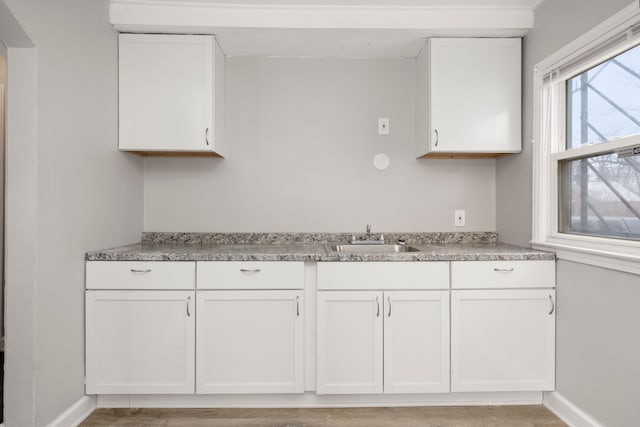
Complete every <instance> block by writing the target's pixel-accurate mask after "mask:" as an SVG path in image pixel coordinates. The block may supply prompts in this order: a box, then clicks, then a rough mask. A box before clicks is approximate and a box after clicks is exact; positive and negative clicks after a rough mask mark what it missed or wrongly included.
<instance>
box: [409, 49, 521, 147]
mask: <svg viewBox="0 0 640 427" xmlns="http://www.w3.org/2000/svg"><path fill="white" fill-rule="evenodd" d="M521 92H522V88H521V40H520V39H519V38H500V39H498V38H432V39H429V40H428V41H427V43H426V45H425V46H424V48H423V49H422V51H421V52H420V54H419V55H418V56H417V58H416V157H418V158H420V157H435V158H438V157H440V158H442V157H495V156H497V155H500V154H506V153H517V152H520V151H521Z"/></svg>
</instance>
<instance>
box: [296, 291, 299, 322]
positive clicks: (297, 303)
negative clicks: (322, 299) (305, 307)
mask: <svg viewBox="0 0 640 427" xmlns="http://www.w3.org/2000/svg"><path fill="white" fill-rule="evenodd" d="M296 316H297V317H300V297H299V296H297V295H296Z"/></svg>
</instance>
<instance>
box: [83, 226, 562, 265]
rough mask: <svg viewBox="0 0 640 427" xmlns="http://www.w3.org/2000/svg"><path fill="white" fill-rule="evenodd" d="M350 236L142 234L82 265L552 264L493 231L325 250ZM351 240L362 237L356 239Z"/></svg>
mask: <svg viewBox="0 0 640 427" xmlns="http://www.w3.org/2000/svg"><path fill="white" fill-rule="evenodd" d="M350 236H351V234H344V233H342V234H330V233H304V234H303V233H143V236H142V241H141V242H140V243H135V244H131V245H127V246H121V247H117V248H111V249H104V250H98V251H93V252H88V253H87V254H86V256H85V259H86V260H87V261H311V262H319V261H500V260H511V261H513V260H552V259H555V255H554V254H553V253H551V252H544V251H538V250H534V249H530V248H524V247H520V246H514V245H509V244H505V243H500V242H498V241H497V235H496V233H493V232H489V233H477V232H470V233H385V237H386V241H387V242H389V243H393V242H395V241H396V240H397V239H399V238H402V239H405V240H406V241H407V245H409V246H413V247H414V248H416V249H419V252H404V253H390V254H389V253H386V254H345V253H336V252H334V251H333V250H331V248H330V246H331V244H332V242H333V243H335V242H346V241H348V240H349V238H350ZM356 237H358V238H359V237H361V236H358V235H356Z"/></svg>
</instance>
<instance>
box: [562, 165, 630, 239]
mask: <svg viewBox="0 0 640 427" xmlns="http://www.w3.org/2000/svg"><path fill="white" fill-rule="evenodd" d="M560 174H561V179H560V183H561V184H560V207H561V209H560V221H559V223H560V232H563V233H571V234H589V235H596V236H607V237H614V238H624V239H633V240H640V157H639V156H635V157H618V155H617V154H606V155H600V156H594V157H590V158H584V159H575V160H574V159H571V160H564V161H562V162H561V164H560Z"/></svg>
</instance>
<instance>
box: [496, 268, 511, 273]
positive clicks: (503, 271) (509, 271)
mask: <svg viewBox="0 0 640 427" xmlns="http://www.w3.org/2000/svg"><path fill="white" fill-rule="evenodd" d="M493 271H497V272H498V273H511V272H512V271H513V267H512V268H494V269H493Z"/></svg>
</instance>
